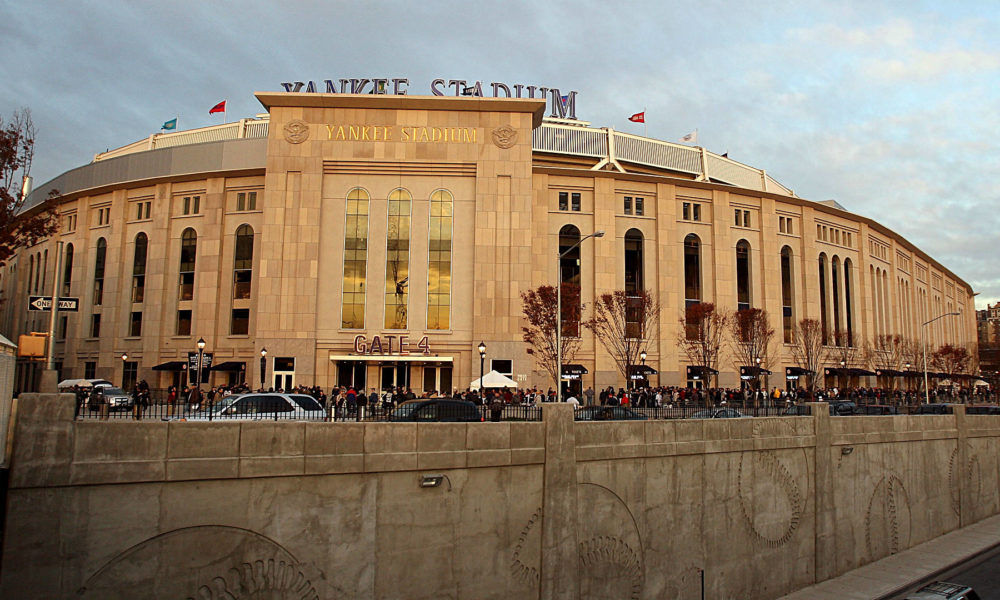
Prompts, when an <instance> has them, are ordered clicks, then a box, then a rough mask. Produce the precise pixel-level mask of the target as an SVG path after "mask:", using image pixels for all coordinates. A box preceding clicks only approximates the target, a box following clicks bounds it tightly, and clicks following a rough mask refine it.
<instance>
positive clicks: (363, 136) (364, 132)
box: [361, 125, 371, 141]
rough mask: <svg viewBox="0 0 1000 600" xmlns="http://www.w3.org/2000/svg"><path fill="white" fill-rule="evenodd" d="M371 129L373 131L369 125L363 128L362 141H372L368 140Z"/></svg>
mask: <svg viewBox="0 0 1000 600" xmlns="http://www.w3.org/2000/svg"><path fill="white" fill-rule="evenodd" d="M369 129H371V127H369V126H367V125H365V126H364V127H362V128H361V139H362V140H365V141H370V140H369V138H368V130H369Z"/></svg>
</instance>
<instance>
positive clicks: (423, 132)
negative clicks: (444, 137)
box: [419, 127, 430, 142]
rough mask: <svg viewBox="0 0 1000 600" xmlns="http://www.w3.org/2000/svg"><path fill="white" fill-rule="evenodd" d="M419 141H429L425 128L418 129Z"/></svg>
mask: <svg viewBox="0 0 1000 600" xmlns="http://www.w3.org/2000/svg"><path fill="white" fill-rule="evenodd" d="M419 141H421V142H427V141H430V136H429V135H427V128H426V127H421V128H420V140H419Z"/></svg>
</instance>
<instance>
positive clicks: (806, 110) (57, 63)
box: [0, 0, 1000, 308]
mask: <svg viewBox="0 0 1000 600" xmlns="http://www.w3.org/2000/svg"><path fill="white" fill-rule="evenodd" d="M997 31H1000V3H998V2H995V1H981V2H954V1H952V2H939V1H938V2H924V1H920V0H907V1H900V2H880V1H878V0H869V1H865V2H850V1H839V2H834V1H818V0H817V1H814V0H794V1H783V0H777V1H767V0H758V1H755V2H750V1H746V2H721V1H713V0H700V1H699V2H663V1H660V2H585V1H579V2H560V1H555V0H552V1H549V2H539V1H530V0H529V1H525V2H522V1H513V0H507V1H503V2H469V1H465V2H443V1H442V2H436V1H433V0H420V1H419V2H418V1H413V2H404V1H394V2H390V1H377V0H373V1H364V2H362V1H358V2H337V1H326V2H319V1H298V0H285V1H284V2H219V1H214V2H204V1H199V2H189V1H186V0H183V1H181V0H172V1H171V2H155V3H154V2H134V1H132V2H116V1H113V0H102V1H98V2H92V1H72V2H70V1H63V2H53V1H49V0H21V1H12V0H0V51H2V56H4V57H5V59H4V60H3V61H0V80H2V81H3V82H4V85H2V86H0V114H2V115H3V116H4V117H9V116H10V115H11V114H12V113H13V111H14V110H16V109H19V108H22V107H25V108H28V109H30V111H31V113H32V117H33V119H34V122H35V125H36V127H37V129H38V136H37V141H36V148H35V152H36V154H35V162H34V167H33V172H32V175H33V176H34V177H35V183H36V187H38V186H39V185H43V184H44V182H45V181H48V180H49V179H51V178H53V177H55V176H57V175H59V174H60V173H62V172H64V171H66V170H69V169H72V168H75V167H78V166H81V165H84V164H87V163H89V162H90V161H91V160H92V159H93V156H94V154H96V153H98V152H102V151H104V150H106V149H109V148H116V147H119V146H123V145H126V144H128V143H131V142H134V141H137V140H139V139H142V138H145V137H148V136H149V135H150V134H153V133H157V132H159V128H160V126H161V125H162V124H163V123H164V122H165V121H167V120H169V119H172V118H174V117H177V118H178V130H184V129H192V128H196V127H203V126H207V125H212V124H217V123H220V122H222V119H223V116H222V115H219V114H216V115H209V114H208V110H209V109H210V108H211V107H212V106H214V105H215V104H217V103H218V102H220V101H222V100H226V101H227V109H228V111H227V113H226V115H225V118H226V119H228V120H230V121H232V120H236V119H239V118H242V117H250V116H253V115H255V114H258V113H260V112H262V110H263V108H262V107H261V105H260V103H259V102H257V100H256V98H254V96H253V93H254V92H256V91H281V90H282V88H281V83H282V82H287V81H308V80H313V81H316V83H317V85H319V84H320V83H321V82H322V81H323V80H325V79H341V78H376V77H385V78H394V77H405V78H408V79H409V80H410V84H409V93H411V94H429V93H430V82H431V81H432V80H433V79H438V78H440V79H445V80H450V79H465V80H468V81H470V82H471V81H482V82H483V84H484V87H486V86H487V84H488V83H490V82H494V81H496V82H503V83H506V84H508V85H511V86H512V85H513V84H515V83H522V84H525V85H538V86H546V87H556V88H559V89H560V90H562V91H563V92H566V91H568V90H575V91H577V92H578V95H577V98H576V110H577V117H578V118H580V119H582V120H585V121H589V122H591V123H592V125H593V126H595V127H614V128H615V129H616V130H619V131H624V132H628V133H634V134H638V135H642V134H643V126H642V125H640V124H635V123H630V122H629V121H628V116H629V115H631V114H633V113H636V112H639V111H642V110H645V113H646V129H645V134H646V135H648V136H649V137H653V138H657V139H662V140H666V141H678V140H679V139H680V138H681V137H682V136H683V135H685V134H687V133H689V132H691V131H693V130H697V131H698V144H699V145H701V146H704V147H705V148H707V149H708V150H710V151H712V152H716V153H719V154H721V153H723V152H728V153H729V156H730V158H732V159H734V160H737V161H739V162H742V163H745V164H748V165H751V166H753V167H756V168H762V169H765V170H766V171H767V172H768V174H770V175H771V176H773V177H774V178H775V179H777V180H778V181H780V182H781V183H782V184H784V185H786V186H788V187H790V188H792V189H793V190H794V191H795V193H796V194H797V195H798V196H800V197H803V198H806V199H809V200H816V201H820V200H827V199H834V200H836V201H837V202H839V203H840V204H841V205H843V206H844V207H845V208H847V209H848V210H849V211H851V212H854V213H857V214H860V215H864V216H866V217H870V218H873V219H875V220H876V221H878V222H880V223H882V224H883V225H885V226H886V227H888V228H890V229H892V230H894V231H896V232H897V233H899V234H901V235H903V236H904V237H905V238H907V239H908V240H909V241H910V242H912V243H913V244H915V245H916V246H917V247H919V248H921V249H922V250H924V251H925V252H927V253H928V254H930V255H931V256H932V257H934V258H935V259H937V260H938V261H939V262H940V263H942V264H943V265H945V266H946V267H948V268H949V269H950V270H952V271H953V272H954V273H955V274H957V275H958V276H959V277H962V278H963V279H965V280H966V281H967V282H969V283H970V284H971V285H972V287H973V289H974V290H975V291H977V292H979V293H980V295H979V296H978V297H977V299H976V300H977V307H979V308H983V307H985V304H986V303H987V302H991V303H992V302H996V301H998V300H1000V262H998V258H997V255H995V254H993V253H994V252H996V251H997V249H998V244H997V242H998V240H1000V210H998V209H1000V147H998V146H1000V142H998V138H997V134H998V133H1000V102H998V101H997V100H998V98H997V94H998V93H1000V36H997V35H996V32H997Z"/></svg>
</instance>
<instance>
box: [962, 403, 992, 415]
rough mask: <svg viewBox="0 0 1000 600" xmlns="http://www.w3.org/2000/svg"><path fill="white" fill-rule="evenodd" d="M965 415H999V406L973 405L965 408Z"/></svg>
mask: <svg viewBox="0 0 1000 600" xmlns="http://www.w3.org/2000/svg"><path fill="white" fill-rule="evenodd" d="M965 414H967V415H1000V406H997V405H996V404H974V405H972V406H966V407H965Z"/></svg>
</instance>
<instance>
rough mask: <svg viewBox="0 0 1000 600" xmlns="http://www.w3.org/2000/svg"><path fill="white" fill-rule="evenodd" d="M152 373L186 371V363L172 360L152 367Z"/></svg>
mask: <svg viewBox="0 0 1000 600" xmlns="http://www.w3.org/2000/svg"><path fill="white" fill-rule="evenodd" d="M153 370H154V371H186V370H187V361H185V360H172V361H170V362H165V363H160V364H158V365H156V366H155V367H153Z"/></svg>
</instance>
